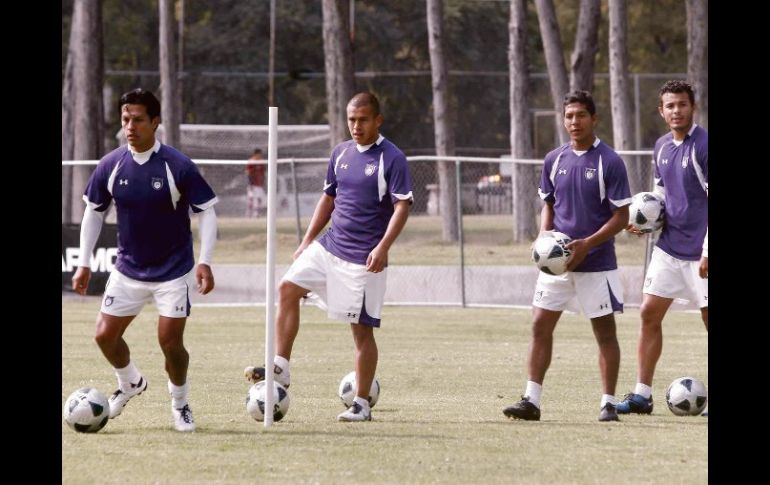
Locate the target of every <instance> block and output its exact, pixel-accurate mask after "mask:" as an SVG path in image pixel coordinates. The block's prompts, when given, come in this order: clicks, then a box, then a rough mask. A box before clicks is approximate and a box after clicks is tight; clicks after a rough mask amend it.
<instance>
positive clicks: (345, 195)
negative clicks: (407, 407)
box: [245, 92, 413, 421]
mask: <svg viewBox="0 0 770 485" xmlns="http://www.w3.org/2000/svg"><path fill="white" fill-rule="evenodd" d="M347 118H348V129H349V130H350V135H351V137H352V138H353V139H352V140H348V141H345V142H342V143H340V144H339V145H337V146H336V147H335V148H334V149H333V150H332V153H331V157H330V158H329V166H328V170H327V172H326V180H325V181H324V185H323V187H324V188H323V190H324V192H323V194H322V195H321V198H320V200H319V201H318V204H317V205H316V208H315V212H314V213H313V218H312V219H311V221H310V225H309V226H308V229H307V231H306V232H305V237H304V238H303V239H302V243H301V244H300V246H299V248H297V250H296V251H295V252H294V262H293V263H292V265H291V267H289V270H288V271H287V272H286V274H285V275H284V276H283V279H282V280H281V284H280V286H279V289H278V294H279V296H278V300H279V302H278V315H277V317H276V338H275V341H276V346H275V347H276V355H275V360H274V364H275V366H274V372H275V380H276V381H278V382H279V383H280V384H282V385H284V386H285V387H288V386H289V359H290V358H291V351H292V347H293V345H294V339H295V338H296V337H297V332H298V331H299V302H300V300H301V299H302V298H303V297H305V296H307V295H308V293H309V292H311V291H312V292H313V295H314V296H316V297H317V298H318V300H319V303H321V304H322V305H321V306H322V308H324V309H326V310H327V313H328V316H329V318H333V319H335V320H342V321H344V322H346V323H349V324H350V329H351V331H352V333H353V341H354V343H355V346H356V364H355V370H356V383H357V389H359V391H358V395H357V396H356V397H355V399H354V401H353V404H352V406H350V408H348V410H347V411H345V412H343V413H342V414H340V415H339V416H337V419H338V420H339V421H370V420H371V417H372V415H371V410H370V408H369V401H368V400H367V397H368V393H367V390H368V389H370V388H371V387H372V381H373V380H374V374H375V371H376V370H377V358H378V352H377V342H376V341H375V339H374V328H375V327H379V326H380V311H381V309H382V304H383V300H384V297H385V282H386V279H387V266H388V251H389V250H390V247H391V245H392V244H393V243H394V242H395V240H396V238H397V237H398V235H399V234H400V233H401V230H402V229H403V228H404V224H406V220H407V217H408V216H409V207H410V205H411V204H412V201H413V197H412V180H411V177H410V175H409V168H408V167H407V163H406V157H405V156H404V154H403V152H401V150H399V149H398V147H397V146H396V145H394V144H393V143H392V142H391V141H390V140H388V139H386V138H385V137H384V136H382V135H381V134H380V133H379V128H380V125H382V122H383V117H382V114H380V104H379V101H378V100H377V98H376V97H375V96H374V95H373V94H371V93H367V92H363V93H358V94H356V95H355V96H353V98H351V99H350V101H348V105H347ZM330 219H331V227H330V228H329V230H328V231H326V232H325V233H324V234H323V235H322V236H321V237H320V238H318V240H315V238H316V236H317V235H318V234H319V233H320V232H321V231H322V230H323V228H324V227H325V226H326V223H327V222H329V220H330ZM245 373H246V377H247V378H248V379H249V380H250V381H252V382H256V381H259V380H261V379H263V378H264V368H259V367H251V366H250V367H247V368H246V370H245Z"/></svg>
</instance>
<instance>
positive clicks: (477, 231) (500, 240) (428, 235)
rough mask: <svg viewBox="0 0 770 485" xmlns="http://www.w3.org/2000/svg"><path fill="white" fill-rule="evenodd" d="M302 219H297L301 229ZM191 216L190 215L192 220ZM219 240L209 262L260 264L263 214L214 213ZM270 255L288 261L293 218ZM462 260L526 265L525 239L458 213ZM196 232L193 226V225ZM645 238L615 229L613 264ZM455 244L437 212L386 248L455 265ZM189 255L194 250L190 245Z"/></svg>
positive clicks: (505, 219)
mask: <svg viewBox="0 0 770 485" xmlns="http://www.w3.org/2000/svg"><path fill="white" fill-rule="evenodd" d="M308 222H309V221H308V219H307V218H306V219H304V220H302V221H301V224H302V234H304V230H305V229H307V226H308ZM195 223H197V218H193V224H195ZM218 225H219V239H218V240H217V246H216V249H215V251H214V263H217V264H222V263H238V264H264V262H265V248H266V245H267V237H266V226H267V223H266V221H265V219H264V218H260V219H245V218H219V219H218ZM276 225H277V250H276V258H277V262H278V263H279V264H289V263H291V261H292V260H291V255H292V254H293V253H294V250H295V249H297V245H298V244H299V241H298V239H297V224H296V221H295V220H294V219H279V220H278V221H277V224H276ZM463 232H464V240H465V264H467V265H528V264H532V262H531V260H530V257H531V256H530V255H531V253H530V249H529V247H530V244H531V243H530V242H527V243H522V244H514V243H513V242H512V241H513V229H512V226H511V216H505V215H496V216H484V215H473V216H465V217H464V218H463ZM193 235H194V237H195V238H197V237H198V229H197V228H193ZM644 245H645V239H644V238H639V237H636V236H631V235H629V234H626V233H621V234H619V235H618V236H617V237H616V243H615V247H616V252H617V256H618V264H620V265H621V266H627V265H633V266H642V265H644V248H645V246H644ZM458 248H459V246H458V245H457V244H456V243H446V242H443V241H442V240H441V219H440V218H439V217H437V216H411V217H410V218H409V220H408V221H407V223H406V227H404V231H403V232H402V233H401V235H400V236H399V238H398V240H397V241H396V244H394V245H393V247H392V248H391V251H390V255H389V256H390V263H391V264H394V265H423V264H425V265H437V264H450V265H456V264H459V263H458V261H459V253H458V251H459V249H458ZM195 254H196V255H197V254H198V249H197V248H196V250H195Z"/></svg>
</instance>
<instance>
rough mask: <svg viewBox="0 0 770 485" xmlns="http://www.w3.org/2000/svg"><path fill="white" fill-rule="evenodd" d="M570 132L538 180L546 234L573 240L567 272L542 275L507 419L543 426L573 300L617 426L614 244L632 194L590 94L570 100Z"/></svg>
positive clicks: (604, 407) (604, 414)
mask: <svg viewBox="0 0 770 485" xmlns="http://www.w3.org/2000/svg"><path fill="white" fill-rule="evenodd" d="M563 106H564V128H565V129H566V130H567V132H568V133H569V137H570V141H569V143H566V144H564V145H562V146H560V147H558V148H557V149H555V150H553V151H551V152H550V153H548V154H547V155H546V156H545V162H544V166H543V174H542V177H541V179H540V189H539V193H540V197H541V198H542V199H543V200H544V201H545V205H543V209H542V212H541V222H540V229H541V231H551V230H555V231H559V232H562V233H564V234H566V235H567V236H569V237H570V238H571V239H572V241H571V242H570V243H569V244H568V245H567V248H568V249H570V250H571V252H572V254H571V255H570V258H569V260H568V261H567V272H566V273H563V274H560V275H550V274H546V273H543V272H541V273H540V274H539V276H538V279H537V284H536V287H535V295H534V298H533V301H532V306H533V322H532V340H531V341H530V346H529V356H528V363H527V367H528V381H527V387H526V390H525V391H524V395H523V396H522V399H521V400H520V401H518V402H516V403H514V404H513V405H511V406H508V407H507V408H505V409H504V410H503V414H505V415H506V416H508V417H509V418H514V419H524V420H531V421H539V420H540V396H541V392H542V386H543V380H544V379H545V373H546V371H547V370H548V367H549V366H550V364H551V353H552V351H553V332H554V329H555V328H556V323H557V322H558V321H559V317H561V314H562V312H563V311H564V309H565V308H566V307H567V303H568V302H569V301H570V300H571V299H572V298H573V297H575V296H577V300H578V302H579V303H580V306H581V307H582V310H583V313H584V314H585V315H586V316H587V317H588V318H589V319H590V320H591V326H592V327H593V332H594V337H595V338H596V342H597V344H598V345H599V371H600V374H601V380H602V393H603V394H602V397H601V401H600V406H599V407H600V414H599V421H617V420H618V415H617V413H616V412H615V406H614V405H615V404H616V403H617V399H616V398H615V385H616V384H617V380H618V369H619V367H620V346H619V345H618V339H617V336H616V332H615V316H614V313H615V312H622V311H623V301H622V299H623V287H622V285H621V282H620V278H619V275H618V269H617V268H618V265H617V261H616V258H615V244H614V237H615V235H616V234H617V233H619V232H620V231H622V230H623V229H624V228H625V227H626V225H627V224H628V206H629V204H630V203H631V193H630V189H629V185H628V177H627V175H626V167H625V164H624V163H623V160H622V159H621V158H620V156H618V154H617V153H615V151H614V150H613V149H612V148H610V147H609V146H608V145H607V144H606V143H604V142H602V141H601V140H599V138H597V137H596V135H594V127H595V125H596V122H597V116H596V106H595V104H594V101H593V98H592V97H591V95H590V94H589V93H588V92H586V91H573V92H570V93H568V94H567V95H565V97H564V103H563Z"/></svg>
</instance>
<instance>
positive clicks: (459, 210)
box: [455, 160, 465, 308]
mask: <svg viewBox="0 0 770 485" xmlns="http://www.w3.org/2000/svg"><path fill="white" fill-rule="evenodd" d="M460 176H461V170H460V160H455V191H456V195H457V197H455V201H456V204H457V241H458V243H459V247H460V304H461V305H462V306H463V308H465V245H464V242H463V239H464V236H463V192H462V181H461V177H460Z"/></svg>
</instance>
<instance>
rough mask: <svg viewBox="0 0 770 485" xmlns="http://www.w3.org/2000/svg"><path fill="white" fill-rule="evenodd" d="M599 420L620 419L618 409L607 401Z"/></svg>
mask: <svg viewBox="0 0 770 485" xmlns="http://www.w3.org/2000/svg"><path fill="white" fill-rule="evenodd" d="M599 421H620V419H619V418H618V411H617V410H616V409H615V406H614V405H613V404H612V403H609V402H608V403H607V404H605V405H604V407H603V408H602V410H601V412H600V413H599Z"/></svg>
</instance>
